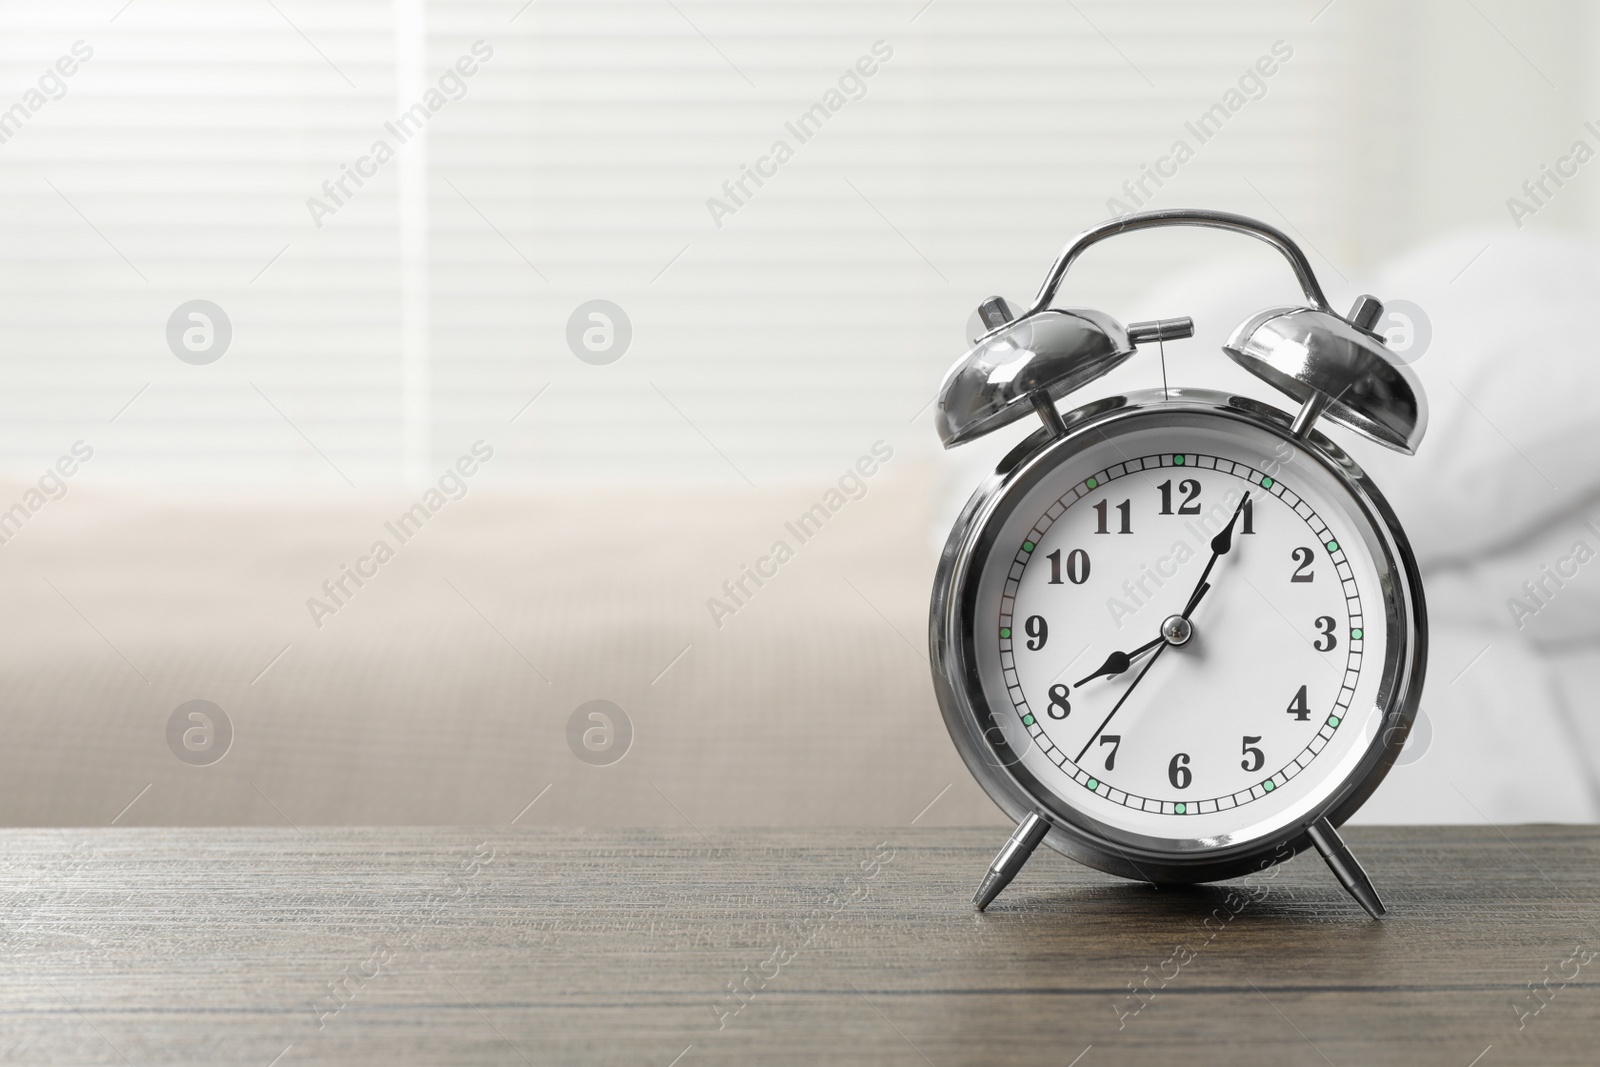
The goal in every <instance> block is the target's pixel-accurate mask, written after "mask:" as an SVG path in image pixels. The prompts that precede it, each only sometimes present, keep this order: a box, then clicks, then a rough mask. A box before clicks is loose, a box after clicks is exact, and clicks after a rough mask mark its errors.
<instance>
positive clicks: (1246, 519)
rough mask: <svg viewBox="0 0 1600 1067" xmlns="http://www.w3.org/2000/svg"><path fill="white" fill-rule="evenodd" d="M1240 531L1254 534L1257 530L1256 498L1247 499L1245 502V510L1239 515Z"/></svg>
mask: <svg viewBox="0 0 1600 1067" xmlns="http://www.w3.org/2000/svg"><path fill="white" fill-rule="evenodd" d="M1239 532H1240V533H1241V534H1253V533H1255V532H1256V502H1255V501H1254V500H1246V501H1245V502H1244V511H1243V512H1242V513H1240V515H1239Z"/></svg>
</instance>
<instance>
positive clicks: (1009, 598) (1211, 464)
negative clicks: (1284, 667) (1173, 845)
mask: <svg viewBox="0 0 1600 1067" xmlns="http://www.w3.org/2000/svg"><path fill="white" fill-rule="evenodd" d="M1117 451H1118V452H1119V453H1121V454H1122V455H1123V456H1124V461H1123V462H1120V463H1113V464H1111V465H1109V466H1107V467H1105V468H1104V469H1101V470H1097V471H1095V472H1094V473H1093V474H1091V475H1090V476H1088V477H1087V478H1084V479H1082V480H1081V481H1079V482H1077V483H1076V484H1075V485H1073V486H1072V487H1071V488H1070V489H1069V490H1068V491H1067V492H1066V493H1064V494H1063V495H1062V496H1061V497H1059V498H1057V500H1055V501H1053V502H1052V503H1050V504H1048V505H1046V506H1045V507H1044V508H1043V511H1042V514H1041V516H1040V519H1039V521H1038V522H1037V523H1036V524H1035V526H1034V527H1033V529H1032V530H1030V531H1029V532H1028V533H1027V534H1026V540H1028V541H1029V542H1031V543H1032V545H1033V549H1032V550H1030V551H1027V552H1018V553H1017V556H1016V558H1015V559H1014V560H1013V564H1012V566H1011V567H1010V568H1008V570H1009V573H1008V574H1007V576H1006V578H1005V579H1004V580H1003V589H1002V593H1001V605H1000V613H1001V621H1002V623H1003V624H1004V627H1005V628H1007V630H1008V636H1007V637H1005V638H1002V639H1001V640H1000V652H1001V657H1002V672H1003V674H1004V676H1005V685H1006V688H1007V689H1008V691H1009V692H1010V694H1011V699H1012V702H1013V705H1014V707H1015V710H1016V711H1017V714H1018V715H1019V717H1022V718H1025V719H1027V720H1029V721H1028V722H1027V723H1026V724H1025V728H1026V729H1027V732H1028V733H1029V735H1030V736H1031V737H1032V738H1033V739H1034V742H1035V744H1036V745H1037V747H1038V748H1039V750H1040V752H1041V754H1042V755H1044V756H1045V757H1046V758H1048V759H1050V761H1051V762H1052V763H1054V764H1055V765H1056V766H1057V767H1059V768H1061V769H1062V770H1063V771H1064V772H1066V773H1067V774H1068V775H1069V776H1070V777H1071V778H1072V779H1073V781H1074V782H1076V783H1077V784H1078V785H1080V786H1083V787H1084V788H1087V789H1090V790H1091V791H1093V792H1095V793H1097V794H1098V795H1100V796H1102V797H1106V798H1107V799H1109V800H1111V801H1112V802H1113V803H1117V804H1120V805H1122V806H1124V807H1129V808H1132V809H1134V810H1144V811H1149V812H1152V813H1160V814H1169V815H1170V814H1189V815H1194V814H1207V813H1214V812H1218V811H1225V810H1229V809H1232V808H1234V807H1239V806H1242V805H1244V804H1248V803H1250V802H1251V801H1252V800H1259V799H1261V798H1262V797H1265V796H1267V795H1268V794H1269V793H1271V792H1273V791H1275V790H1277V789H1280V788H1282V787H1283V786H1284V785H1285V784H1286V783H1287V782H1288V781H1289V780H1291V779H1292V778H1294V777H1296V776H1297V775H1298V774H1299V773H1300V772H1301V771H1302V770H1305V769H1306V768H1307V767H1308V766H1309V765H1310V762H1311V760H1312V759H1314V758H1315V757H1316V756H1317V755H1318V754H1320V753H1321V751H1322V750H1323V749H1324V748H1325V747H1327V745H1328V744H1329V743H1330V742H1331V741H1332V739H1333V737H1334V735H1335V731H1337V729H1338V728H1339V726H1340V725H1341V724H1342V722H1343V721H1344V720H1345V719H1347V718H1348V717H1349V704H1350V701H1351V699H1352V698H1353V696H1354V690H1355V687H1356V686H1357V685H1358V684H1359V682H1360V674H1361V671H1360V664H1361V662H1362V658H1363V657H1362V652H1363V646H1364V642H1363V641H1362V640H1361V639H1360V638H1353V639H1350V640H1347V641H1346V667H1345V671H1344V675H1345V677H1344V680H1343V681H1342V683H1341V684H1340V689H1339V693H1338V695H1337V696H1336V697H1335V700H1334V702H1333V706H1332V707H1331V708H1329V709H1328V712H1327V713H1326V714H1325V715H1323V716H1322V721H1320V722H1318V723H1317V727H1316V733H1315V734H1314V735H1313V736H1312V737H1311V738H1310V740H1309V742H1308V743H1307V744H1306V745H1305V746H1304V747H1303V748H1302V749H1300V750H1299V751H1298V753H1297V754H1296V755H1295V757H1294V758H1293V759H1290V760H1288V761H1287V762H1285V763H1284V764H1283V765H1282V766H1281V767H1280V768H1279V769H1278V770H1276V771H1274V772H1272V773H1271V774H1270V775H1265V776H1263V777H1261V778H1258V779H1257V780H1256V781H1255V782H1254V784H1252V785H1250V786H1249V787H1247V788H1245V789H1240V790H1238V791H1236V792H1233V793H1225V794H1220V795H1218V796H1216V797H1209V798H1205V799H1201V800H1194V799H1189V798H1185V799H1183V800H1166V801H1162V800H1157V799H1155V798H1148V797H1142V796H1138V795H1135V794H1130V793H1126V792H1124V791H1123V790H1120V789H1117V788H1116V787H1115V786H1113V785H1112V784H1111V783H1109V782H1107V781H1105V780H1104V778H1103V777H1101V776H1100V774H1098V773H1091V772H1089V771H1087V770H1085V769H1084V768H1082V767H1080V766H1079V765H1078V764H1079V761H1080V760H1081V759H1082V758H1083V756H1084V755H1085V754H1086V752H1080V754H1079V759H1078V760H1071V759H1068V758H1067V755H1066V754H1065V753H1063V752H1061V750H1060V749H1059V748H1058V747H1057V746H1056V745H1055V744H1054V743H1053V742H1052V741H1051V739H1050V736H1049V734H1048V733H1047V732H1046V731H1045V730H1044V728H1043V725H1042V723H1043V720H1042V719H1039V718H1036V717H1035V716H1034V715H1033V713H1032V711H1031V710H1030V708H1029V706H1028V701H1027V697H1026V695H1025V694H1024V693H1023V691H1022V689H1021V688H1020V686H1021V684H1022V682H1021V679H1020V677H1019V676H1018V674H1017V665H1016V662H1015V659H1014V650H1013V648H1012V643H1011V640H1010V639H1009V627H1010V626H1011V623H1012V620H1013V616H1014V611H1015V605H1016V597H1017V595H1018V592H1019V589H1020V585H1021V579H1022V577H1023V573H1024V570H1025V568H1026V565H1027V563H1028V562H1029V561H1030V560H1031V559H1032V557H1033V556H1034V555H1035V554H1040V553H1039V548H1040V546H1041V545H1042V543H1043V538H1044V536H1045V535H1046V533H1047V532H1048V531H1049V530H1050V528H1051V527H1052V526H1054V525H1055V523H1056V521H1057V520H1059V519H1060V517H1061V516H1062V515H1064V514H1066V512H1067V511H1068V509H1070V508H1071V507H1072V506H1073V505H1075V504H1077V503H1078V502H1079V501H1080V500H1083V499H1085V498H1086V497H1088V496H1089V495H1090V494H1091V493H1094V492H1095V491H1096V490H1099V489H1103V488H1105V487H1106V486H1107V485H1109V483H1111V482H1113V481H1115V480H1117V479H1119V478H1123V477H1126V476H1128V475H1130V474H1141V475H1146V477H1144V479H1143V480H1144V481H1145V482H1146V484H1152V483H1151V482H1150V479H1149V478H1148V476H1147V473H1148V472H1151V471H1159V470H1160V469H1161V468H1166V469H1168V470H1172V469H1173V468H1176V469H1177V470H1182V471H1189V470H1193V471H1194V472H1195V473H1197V474H1198V473H1200V472H1202V471H1206V472H1214V473H1216V474H1223V475H1227V476H1229V477H1233V478H1238V479H1240V480H1241V481H1246V482H1248V483H1249V484H1250V485H1251V486H1252V487H1253V488H1252V489H1249V490H1247V492H1254V490H1255V489H1260V490H1262V491H1263V492H1265V493H1270V494H1271V495H1272V496H1274V497H1277V498H1278V499H1279V500H1281V501H1282V502H1283V504H1284V506H1285V507H1287V508H1288V509H1289V510H1290V511H1292V512H1294V514H1295V516H1296V517H1297V518H1299V519H1300V520H1301V521H1302V522H1303V523H1305V524H1306V526H1307V527H1308V528H1309V529H1310V530H1311V531H1312V532H1313V533H1314V534H1315V535H1316V536H1317V538H1318V544H1319V545H1320V546H1321V549H1322V551H1324V552H1326V553H1327V554H1328V556H1329V557H1331V558H1332V559H1333V561H1334V563H1335V569H1336V572H1337V575H1338V581H1337V584H1338V585H1339V586H1340V587H1341V589H1342V591H1343V600H1344V603H1343V604H1342V605H1341V610H1343V611H1344V612H1345V613H1346V614H1347V616H1348V622H1347V628H1346V629H1345V631H1344V633H1345V635H1347V636H1348V635H1351V634H1352V633H1353V632H1354V631H1360V630H1361V629H1362V622H1363V619H1362V615H1361V611H1362V609H1361V599H1360V591H1359V588H1358V587H1357V586H1356V583H1355V579H1354V573H1353V571H1352V569H1351V567H1350V565H1349V563H1348V562H1347V561H1346V558H1345V553H1344V550H1343V545H1342V544H1340V543H1339V539H1338V538H1337V537H1336V535H1335V534H1334V533H1333V532H1332V531H1331V530H1330V529H1329V528H1328V527H1327V525H1326V524H1325V523H1323V522H1322V520H1321V517H1320V516H1319V515H1318V514H1317V513H1316V511H1315V510H1314V509H1313V508H1312V507H1311V505H1310V504H1309V503H1307V502H1306V500H1305V499H1304V498H1303V497H1301V496H1300V495H1299V494H1297V493H1295V492H1294V491H1293V490H1292V489H1288V488H1286V487H1285V486H1284V485H1283V483H1282V482H1281V481H1280V480H1278V479H1277V478H1275V477H1272V476H1269V475H1264V474H1262V473H1261V472H1260V470H1259V469H1258V468H1254V467H1250V466H1248V465H1246V464H1243V463H1237V462H1235V461H1233V460H1229V459H1223V458H1220V457H1217V456H1212V455H1209V454H1205V453H1190V452H1170V451H1169V452H1161V453H1156V454H1152V455H1148V456H1141V457H1138V458H1136V459H1131V460H1130V459H1127V458H1126V453H1125V452H1123V451H1122V449H1121V448H1120V447H1119V448H1118V449H1117ZM1180 455H1181V456H1183V460H1182V462H1181V464H1179V463H1178V462H1175V459H1176V457H1177V456H1180ZM1174 473H1176V471H1174ZM1242 507H1243V501H1241V503H1240V505H1239V508H1241V509H1242ZM1236 514H1237V510H1236ZM1186 527H1187V528H1188V529H1189V531H1190V533H1191V534H1194V533H1195V529H1194V527H1193V526H1192V520H1191V523H1190V524H1186ZM1330 542H1332V543H1333V545H1334V547H1332V548H1330V547H1329V543H1330ZM1363 636H1365V634H1363ZM1302 639H1303V635H1302ZM1162 647H1165V643H1163V645H1162ZM1082 654H1083V653H1082V652H1080V653H1079V654H1078V657H1074V661H1076V659H1077V658H1081V656H1082ZM1158 654H1159V652H1158ZM1129 658H1130V666H1132V662H1131V661H1133V660H1136V659H1137V658H1138V657H1137V655H1135V654H1130V657H1129ZM1155 658H1156V657H1155V656H1152V657H1151V662H1153V661H1154V659H1155ZM1324 662H1325V663H1326V661H1324ZM1328 666H1329V667H1333V665H1332V664H1328ZM1148 667H1149V663H1147V664H1145V669H1148ZM1333 669H1335V670H1336V671H1337V668H1333ZM1059 673H1064V669H1063V671H1062V672H1058V675H1057V677H1058V678H1059ZM1142 674H1143V671H1141V677H1142ZM1085 680H1088V679H1085ZM1136 681H1137V679H1136ZM1073 688H1074V689H1076V688H1077V687H1076V686H1074V687H1073ZM1130 688H1132V687H1131V686H1130ZM1123 696H1124V697H1125V696H1126V693H1124V694H1123ZM1101 732H1102V731H1099V730H1097V731H1096V732H1095V736H1098V735H1099V734H1100V733H1101ZM1091 747H1092V738H1091ZM1179 804H1182V805H1183V806H1184V808H1183V811H1182V812H1179V811H1178V810H1177V805H1179Z"/></svg>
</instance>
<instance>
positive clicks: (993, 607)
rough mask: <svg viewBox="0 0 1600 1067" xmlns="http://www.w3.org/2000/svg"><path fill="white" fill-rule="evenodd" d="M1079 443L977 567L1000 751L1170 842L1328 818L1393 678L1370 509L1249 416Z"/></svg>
mask: <svg viewBox="0 0 1600 1067" xmlns="http://www.w3.org/2000/svg"><path fill="white" fill-rule="evenodd" d="M1063 452H1064V454H1063V456H1062V458H1060V459H1059V460H1058V461H1057V462H1056V463H1055V465H1054V466H1053V467H1052V468H1051V469H1050V470H1049V471H1048V473H1046V474H1045V475H1044V476H1043V478H1042V479H1041V480H1039V481H1038V482H1037V483H1036V484H1034V485H1033V486H1032V487H1031V488H1030V489H1028V490H1027V492H1026V493H1024V494H1022V495H1021V496H1020V498H1018V499H1016V500H1014V501H1012V502H1010V506H1009V507H1008V508H1007V509H1005V510H1004V511H1003V512H997V513H996V514H995V516H994V518H993V519H992V520H991V521H992V522H993V523H997V524H998V532H997V536H996V539H995V540H994V541H993V543H992V546H991V547H990V549H989V551H988V553H987V556H986V557H985V559H984V560H983V561H982V564H981V566H982V570H981V573H980V574H979V576H978V581H977V587H976V590H977V591H976V596H975V600H974V622H973V631H974V632H973V633H972V635H971V641H972V646H971V654H972V656H973V657H974V660H975V663H976V667H977V672H978V677H979V679H980V681H981V685H982V689H983V697H984V701H985V703H986V704H987V706H988V710H989V713H990V715H991V716H992V720H993V723H992V726H990V727H989V731H990V732H989V733H988V735H987V736H988V737H989V739H990V741H991V744H992V745H993V751H992V756H993V758H994V760H995V761H996V762H997V763H998V764H999V765H1001V766H1004V767H1005V768H1006V769H1007V770H1008V771H1009V772H1010V773H1011V774H1013V775H1014V776H1015V777H1016V778H1018V780H1019V781H1025V782H1028V783H1029V784H1028V786H1027V788H1029V790H1030V791H1031V792H1035V793H1037V792H1039V791H1040V790H1043V791H1046V792H1047V793H1048V794H1050V799H1051V800H1052V801H1053V803H1052V805H1051V806H1052V807H1054V808H1055V809H1056V810H1058V811H1060V810H1062V809H1063V808H1065V809H1066V810H1067V812H1068V813H1069V814H1070V815H1071V816H1072V817H1073V818H1074V821H1075V822H1078V823H1080V824H1081V825H1085V826H1087V827H1089V828H1091V829H1101V828H1109V829H1110V830H1111V831H1112V833H1111V835H1110V836H1113V837H1115V836H1117V835H1116V832H1117V831H1121V832H1122V833H1124V834H1126V835H1133V838H1134V839H1136V840H1138V841H1139V842H1140V843H1141V844H1143V845H1147V846H1149V847H1156V848H1162V847H1165V848H1170V849H1172V850H1174V851H1184V850H1188V851H1201V850H1204V849H1208V848H1218V847H1224V846H1228V845H1232V844H1237V843H1240V842H1243V841H1249V840H1254V839H1257V838H1262V837H1265V836H1267V835H1270V834H1272V833H1274V832H1275V831H1277V830H1280V829H1282V828H1284V827H1286V826H1290V825H1291V824H1294V823H1296V822H1297V821H1298V820H1302V819H1304V818H1305V816H1306V814H1307V813H1308V812H1310V811H1312V810H1314V809H1315V810H1321V809H1322V808H1323V807H1325V806H1326V804H1327V802H1328V800H1329V798H1330V796H1331V795H1332V794H1333V793H1334V792H1335V791H1336V790H1338V789H1339V788H1340V787H1341V786H1342V785H1343V784H1344V782H1345V781H1346V779H1347V778H1348V777H1349V776H1350V774H1351V773H1352V772H1353V770H1354V769H1355V767H1356V765H1357V764H1358V763H1360V761H1361V759H1362V757H1363V756H1364V755H1365V754H1366V753H1367V752H1368V750H1369V749H1370V748H1371V747H1372V745H1373V744H1374V740H1375V737H1376V734H1377V732H1378V728H1379V726H1380V724H1381V723H1382V721H1383V716H1384V711H1385V708H1384V706H1383V705H1384V701H1385V700H1386V698H1387V696H1388V694H1389V693H1390V692H1392V690H1393V688H1394V687H1393V684H1392V682H1393V680H1392V679H1386V678H1385V677H1384V674H1385V671H1386V669H1389V668H1386V664H1388V663H1390V662H1391V661H1392V660H1393V658H1394V657H1391V656H1390V655H1389V652H1390V648H1389V645H1390V641H1391V634H1390V632H1389V630H1390V623H1389V621H1388V620H1389V618H1390V616H1391V612H1390V610H1389V609H1390V607H1391V605H1389V604H1388V603H1386V600H1385V587H1384V581H1383V580H1382V578H1381V577H1380V576H1381V575H1390V568H1391V564H1390V563H1389V562H1388V557H1387V555H1386V549H1385V548H1384V545H1385V539H1384V537H1383V535H1382V533H1381V532H1380V531H1379V530H1378V529H1376V528H1375V527H1374V526H1373V525H1372V520H1371V519H1370V518H1369V515H1368V513H1367V511H1366V510H1365V509H1364V508H1363V507H1362V505H1361V503H1360V502H1359V501H1358V500H1357V499H1356V498H1355V496H1353V495H1352V493H1351V492H1350V490H1349V489H1347V488H1346V487H1345V483H1344V482H1342V481H1341V480H1340V479H1339V478H1338V477H1336V476H1335V475H1334V474H1333V473H1332V472H1331V471H1330V470H1329V469H1328V468H1327V466H1325V462H1324V461H1323V460H1320V459H1318V458H1317V457H1315V456H1313V455H1311V454H1309V453H1308V452H1307V451H1305V450H1304V448H1303V446H1299V445H1296V444H1295V443H1293V442H1291V441H1289V440H1286V439H1284V438H1283V437H1281V436H1278V435H1276V434H1273V433H1270V432H1268V431H1266V430H1264V429H1261V428H1259V427H1256V426H1255V425H1254V424H1252V423H1249V422H1243V421H1233V420H1230V419H1225V418H1220V417H1216V416H1209V417H1208V416H1206V415H1196V414H1192V413H1191V414H1187V415H1174V416H1172V417H1169V418H1165V419H1162V418H1144V419H1137V418H1136V419H1127V420H1123V421H1121V422H1114V423H1112V424H1110V425H1108V426H1106V427H1104V428H1103V429H1097V430H1094V431H1091V432H1089V433H1086V434H1083V435H1081V444H1078V445H1077V447H1075V448H1067V449H1064V450H1063ZM1219 535H1220V536H1219ZM1219 549H1220V551H1218V550H1219ZM1390 584H1391V585H1392V584H1393V582H1392V576H1391V582H1390ZM995 731H998V736H997V735H996V734H995ZM996 742H1001V743H996ZM1380 743H1381V742H1380Z"/></svg>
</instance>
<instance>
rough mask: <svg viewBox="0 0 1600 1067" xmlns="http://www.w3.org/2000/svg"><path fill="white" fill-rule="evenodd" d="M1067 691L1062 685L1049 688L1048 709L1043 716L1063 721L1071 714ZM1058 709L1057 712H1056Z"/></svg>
mask: <svg viewBox="0 0 1600 1067" xmlns="http://www.w3.org/2000/svg"><path fill="white" fill-rule="evenodd" d="M1067 692H1068V689H1067V687H1066V686H1064V685H1052V686H1051V687H1050V707H1049V708H1048V709H1046V712H1045V714H1047V715H1049V716H1050V717H1051V718H1052V719H1065V718H1066V717H1067V716H1068V715H1071V714H1072V702H1071V701H1070V700H1068V699H1067ZM1058 709H1059V710H1058Z"/></svg>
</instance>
